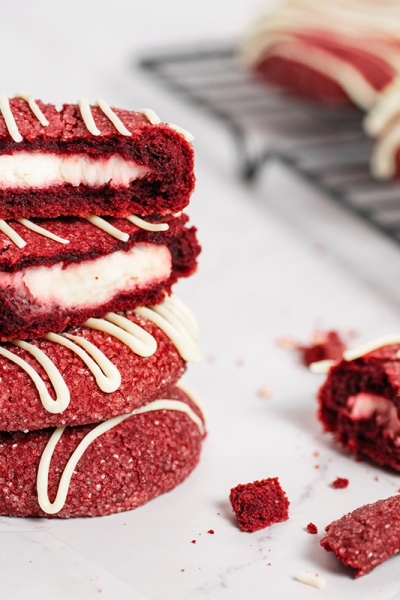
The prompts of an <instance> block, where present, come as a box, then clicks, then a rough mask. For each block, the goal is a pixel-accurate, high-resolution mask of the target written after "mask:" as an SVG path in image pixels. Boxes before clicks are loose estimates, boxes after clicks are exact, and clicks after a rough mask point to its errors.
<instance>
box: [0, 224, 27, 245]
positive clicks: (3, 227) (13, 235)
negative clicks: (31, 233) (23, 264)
mask: <svg viewBox="0 0 400 600" xmlns="http://www.w3.org/2000/svg"><path fill="white" fill-rule="evenodd" d="M0 231H1V232H2V233H4V235H6V236H7V237H8V238H9V239H10V240H11V241H12V242H13V243H14V244H15V245H16V246H17V247H18V248H24V247H25V246H26V242H25V240H23V239H22V237H21V236H20V235H19V234H18V233H17V232H16V231H15V230H14V229H13V228H12V227H10V225H9V224H8V223H6V221H3V219H0Z"/></svg>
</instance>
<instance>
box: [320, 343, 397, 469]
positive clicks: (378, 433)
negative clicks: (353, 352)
mask: <svg viewBox="0 0 400 600" xmlns="http://www.w3.org/2000/svg"><path fill="white" fill-rule="evenodd" d="M398 350H400V345H399V344H396V345H392V346H386V347H384V348H380V349H379V350H376V351H374V352H371V353H369V354H366V355H365V356H362V357H361V358H358V359H356V360H353V361H341V362H340V363H339V364H338V365H336V366H334V367H332V368H331V370H330V372H329V374H328V376H327V379H326V381H325V383H324V384H323V386H322V387H321V389H320V390H319V393H318V404H319V409H318V417H319V419H320V421H321V422H322V424H323V426H324V429H325V430H326V431H329V432H331V433H333V436H334V438H335V440H336V441H337V442H338V443H339V444H340V445H341V446H343V447H344V448H345V449H346V450H347V451H349V452H351V453H352V454H356V455H364V456H367V457H369V458H370V459H372V460H373V461H375V462H376V463H378V464H380V465H387V466H390V467H392V468H393V469H396V470H400V446H399V444H398V443H397V440H398V436H397V433H396V429H395V428H394V427H395V425H394V423H393V419H394V418H398V415H399V412H400V360H399V358H398V357H397V352H398ZM360 393H366V394H372V395H374V396H376V395H377V396H379V397H381V398H382V399H384V401H385V400H386V401H387V402H388V405H389V404H391V405H392V411H393V414H392V415H389V414H387V415H386V416H385V415H384V414H379V412H377V411H374V412H373V413H372V414H371V415H370V416H369V417H368V418H352V417H351V407H350V406H349V398H350V397H354V396H356V395H357V394H360ZM396 415H397V417H396Z"/></svg>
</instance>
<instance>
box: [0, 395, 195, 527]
mask: <svg viewBox="0 0 400 600" xmlns="http://www.w3.org/2000/svg"><path fill="white" fill-rule="evenodd" d="M204 435H205V430H204V421H203V417H202V414H201V411H200V409H199V408H198V406H197V405H196V404H195V403H194V402H193V400H191V399H190V397H189V396H188V395H187V394H186V393H185V392H184V391H183V390H182V389H179V388H177V387H172V388H170V389H167V390H165V392H164V394H163V397H162V399H158V400H155V401H154V402H151V403H148V404H146V405H145V406H142V408H141V409H137V410H136V413H135V412H134V413H133V414H131V415H130V416H125V417H116V418H114V419H111V420H110V421H108V422H105V423H102V424H100V425H95V426H81V427H67V428H59V429H56V430H53V429H43V430H39V431H34V432H30V433H21V432H14V433H7V432H0V449H1V451H0V455H1V460H0V486H1V488H2V490H3V492H2V494H1V495H0V514H2V515H8V516H19V517H29V516H48V515H54V516H57V517H62V518H68V517H80V516H101V515H107V514H111V513H116V512H121V511H125V510H130V509H133V508H136V507H137V506H139V505H141V504H144V503H145V502H148V501H149V500H151V499H152V498H154V497H156V496H158V495H159V494H162V493H164V492H168V491H170V490H172V489H173V488H174V487H175V486H176V485H178V484H179V483H181V482H182V481H183V480H184V479H185V478H186V477H187V476H188V475H189V473H190V472H191V471H192V470H193V469H194V467H195V466H196V464H197V463H198V460H199V456H200V450H201V442H202V440H203V438H204Z"/></svg>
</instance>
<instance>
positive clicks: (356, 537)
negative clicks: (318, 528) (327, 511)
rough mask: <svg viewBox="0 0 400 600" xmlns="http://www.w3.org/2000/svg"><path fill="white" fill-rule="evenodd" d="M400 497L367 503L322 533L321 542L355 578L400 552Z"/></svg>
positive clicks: (334, 522)
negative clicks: (353, 571) (352, 572)
mask: <svg viewBox="0 0 400 600" xmlns="http://www.w3.org/2000/svg"><path fill="white" fill-rule="evenodd" d="M399 514H400V496H392V497H390V498H387V499H386V500H378V501H377V502H374V503H373V504H366V505H365V506H362V507H360V508H357V509H356V510H354V511H353V512H351V513H349V514H347V515H345V516H344V517H342V518H341V519H338V520H337V521H333V523H331V524H330V525H328V526H327V527H326V528H325V530H326V534H325V536H324V537H323V538H322V540H321V545H322V546H323V547H324V548H325V550H328V551H332V552H334V554H335V555H336V557H337V558H338V559H339V560H340V561H341V562H342V563H343V564H344V565H346V566H348V567H351V568H352V569H355V576H356V577H359V576H360V575H366V574H367V573H369V572H370V571H372V569H374V568H375V567H376V566H377V565H380V564H381V563H383V562H384V561H385V560H386V559H388V558H389V557H390V556H393V555H394V554H397V553H398V552H399V551H400V520H399Z"/></svg>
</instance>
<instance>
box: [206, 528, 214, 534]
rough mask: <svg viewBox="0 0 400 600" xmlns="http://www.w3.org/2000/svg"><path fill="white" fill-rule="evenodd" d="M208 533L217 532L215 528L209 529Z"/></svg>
mask: <svg viewBox="0 0 400 600" xmlns="http://www.w3.org/2000/svg"><path fill="white" fill-rule="evenodd" d="M207 533H215V531H214V529H209V530H208V531H207Z"/></svg>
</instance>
